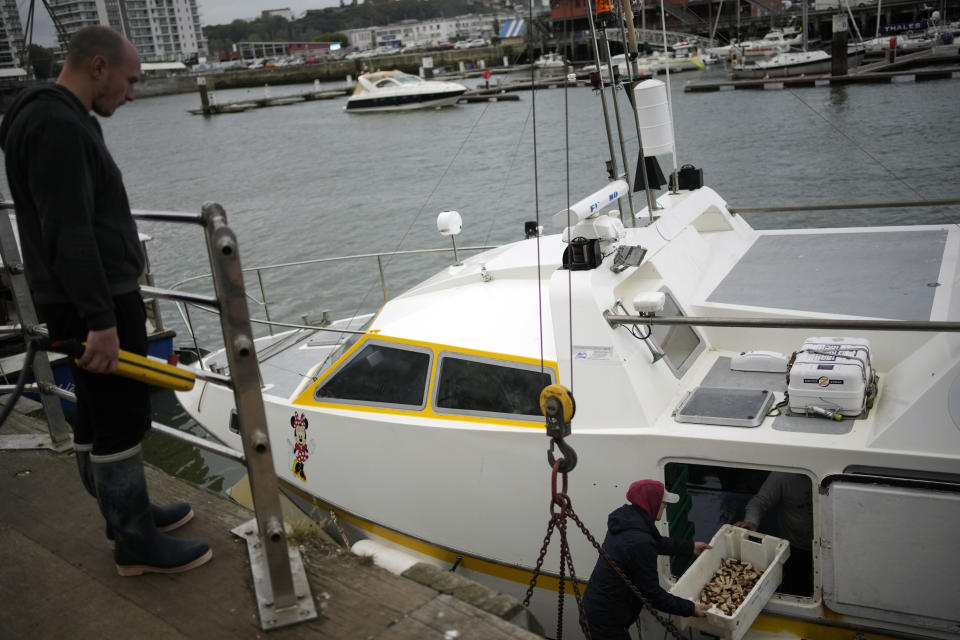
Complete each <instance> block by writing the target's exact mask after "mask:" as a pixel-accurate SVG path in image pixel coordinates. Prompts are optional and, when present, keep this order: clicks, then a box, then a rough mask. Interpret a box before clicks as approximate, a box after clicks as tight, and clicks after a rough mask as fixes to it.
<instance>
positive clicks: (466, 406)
mask: <svg viewBox="0 0 960 640" xmlns="http://www.w3.org/2000/svg"><path fill="white" fill-rule="evenodd" d="M552 383H553V371H552V370H550V369H544V370H543V371H541V369H540V367H539V366H538V365H524V364H520V363H515V362H506V361H504V360H493V359H486V358H479V357H471V356H465V355H463V354H458V355H456V356H453V355H448V354H441V356H440V370H439V373H438V374H437V391H436V393H435V398H436V399H435V401H434V404H435V408H436V411H437V412H438V413H454V414H469V415H478V414H489V415H495V416H501V417H509V418H513V419H521V420H542V419H543V414H541V413H540V392H541V391H543V388H544V387H546V386H548V385H550V384H552Z"/></svg>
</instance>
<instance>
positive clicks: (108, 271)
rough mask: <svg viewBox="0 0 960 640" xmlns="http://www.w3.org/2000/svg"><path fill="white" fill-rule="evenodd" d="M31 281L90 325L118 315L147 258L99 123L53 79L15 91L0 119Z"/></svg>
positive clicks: (42, 300) (38, 293)
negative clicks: (117, 305)
mask: <svg viewBox="0 0 960 640" xmlns="http://www.w3.org/2000/svg"><path fill="white" fill-rule="evenodd" d="M0 148H2V149H3V151H4V154H5V157H6V169H7V183H8V184H9V185H10V190H11V192H12V196H13V201H14V204H15V205H16V209H17V226H18V228H19V231H20V244H21V249H22V252H23V258H24V263H25V266H26V275H27V281H28V282H29V284H30V288H31V289H32V290H33V295H34V299H35V300H36V302H37V303H39V304H72V305H73V306H74V307H75V308H76V309H77V311H78V313H79V314H80V316H81V317H82V318H83V319H84V320H85V321H86V323H87V327H88V328H89V329H91V330H98V329H106V328H109V327H112V326H115V324H116V318H115V317H114V311H113V301H112V297H114V296H119V295H122V294H125V293H130V292H132V291H136V290H137V289H138V288H139V285H138V283H137V278H138V277H139V276H140V273H141V272H142V271H143V267H144V258H143V252H142V250H141V248H140V241H139V237H138V235H137V228H136V224H135V223H134V220H133V217H132V216H131V214H130V204H129V202H128V200H127V192H126V189H124V186H123V176H122V175H121V173H120V169H119V168H118V167H117V165H116V163H114V161H113V158H112V157H111V156H110V152H109V151H108V150H107V147H106V145H105V143H104V141H103V133H102V131H101V129H100V123H99V122H97V119H96V118H94V117H93V116H92V115H90V113H88V111H87V109H86V108H84V106H83V103H81V102H80V100H79V99H78V98H77V97H76V96H75V95H74V94H73V93H71V92H70V91H69V90H68V89H66V88H64V87H61V86H59V85H54V86H49V87H39V88H34V89H28V90H26V91H24V92H23V93H21V94H20V96H18V97H17V99H16V100H15V101H14V103H13V104H12V105H11V107H10V109H9V110H8V111H7V113H6V114H5V115H4V118H3V122H2V124H0Z"/></svg>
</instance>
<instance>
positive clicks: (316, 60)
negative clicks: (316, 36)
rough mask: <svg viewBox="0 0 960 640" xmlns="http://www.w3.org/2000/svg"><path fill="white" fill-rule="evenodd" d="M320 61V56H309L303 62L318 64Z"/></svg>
mask: <svg viewBox="0 0 960 640" xmlns="http://www.w3.org/2000/svg"><path fill="white" fill-rule="evenodd" d="M318 62H320V58H318V57H316V56H314V57H312V58H307V59H306V60H304V61H303V64H316V63H318Z"/></svg>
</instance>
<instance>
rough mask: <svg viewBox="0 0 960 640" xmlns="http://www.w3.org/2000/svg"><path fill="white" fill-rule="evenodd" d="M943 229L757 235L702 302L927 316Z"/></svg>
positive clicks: (915, 317)
mask: <svg viewBox="0 0 960 640" xmlns="http://www.w3.org/2000/svg"><path fill="white" fill-rule="evenodd" d="M946 239H947V232H946V231H945V230H922V231H890V232H862V233H861V232H854V233H811V234H789V235H776V234H774V235H762V236H760V237H759V238H757V241H756V242H755V243H754V244H753V246H752V247H750V249H749V250H748V251H747V253H746V254H745V255H744V256H743V258H741V259H740V262H738V263H737V264H736V266H734V268H733V269H732V270H731V271H730V273H728V274H727V276H726V278H724V279H723V281H722V282H721V283H720V284H719V285H718V286H717V287H716V289H714V290H713V292H712V293H711V294H710V296H709V297H708V298H707V302H716V303H723V304H738V305H748V306H755V307H774V308H782V309H795V310H799V311H813V312H817V313H833V314H841V315H851V316H867V317H873V318H890V319H893V320H929V319H930V311H931V309H932V308H933V296H934V294H935V293H936V287H934V286H932V283H935V282H937V278H938V277H939V276H940V264H941V262H942V259H943V249H944V245H945V244H946Z"/></svg>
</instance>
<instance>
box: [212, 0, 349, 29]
mask: <svg viewBox="0 0 960 640" xmlns="http://www.w3.org/2000/svg"><path fill="white" fill-rule="evenodd" d="M198 1H199V3H200V16H201V20H202V22H203V24H205V25H207V24H226V23H228V22H233V21H234V20H236V19H237V18H242V19H249V18H256V17H258V16H259V15H260V12H261V11H264V10H266V9H290V10H292V11H293V13H294V14H295V15H297V16H299V15H300V14H301V13H303V12H304V11H306V10H307V9H322V8H323V7H333V6H338V5H339V4H340V0H198Z"/></svg>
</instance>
